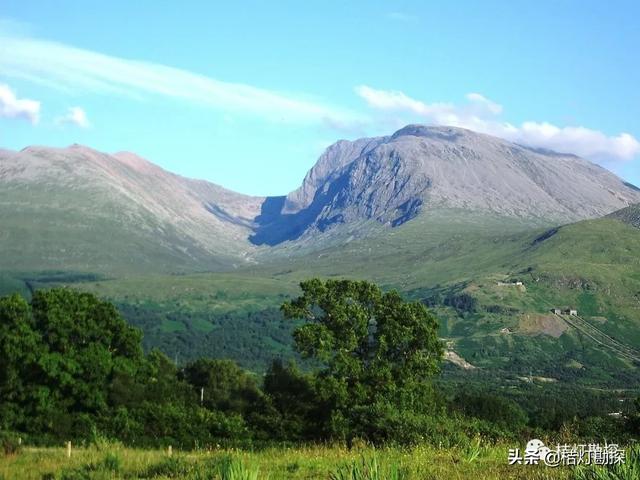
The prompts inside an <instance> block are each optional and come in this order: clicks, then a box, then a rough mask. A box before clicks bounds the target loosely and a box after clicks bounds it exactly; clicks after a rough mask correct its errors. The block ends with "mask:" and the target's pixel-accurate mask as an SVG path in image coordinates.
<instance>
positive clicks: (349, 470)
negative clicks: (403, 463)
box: [329, 455, 408, 480]
mask: <svg viewBox="0 0 640 480" xmlns="http://www.w3.org/2000/svg"><path fill="white" fill-rule="evenodd" d="M329 478H330V479H331V480H404V479H406V478H408V476H407V473H406V471H404V470H402V469H400V468H399V467H398V465H397V464H396V463H392V464H391V465H388V466H386V467H385V466H383V465H381V464H380V462H378V459H377V457H376V456H375V455H373V456H371V457H369V458H367V457H364V456H363V457H362V458H361V459H360V460H354V461H352V462H351V463H348V464H345V465H342V466H340V467H338V468H337V469H336V470H335V471H334V472H332V473H331V475H330V477H329Z"/></svg>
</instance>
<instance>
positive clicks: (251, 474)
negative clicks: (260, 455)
mask: <svg viewBox="0 0 640 480" xmlns="http://www.w3.org/2000/svg"><path fill="white" fill-rule="evenodd" d="M218 472H219V475H220V479H221V480H258V478H259V477H258V476H259V475H260V469H259V468H258V467H251V466H247V465H245V464H244V463H243V462H242V460H240V459H239V458H233V457H225V458H224V459H223V460H222V462H221V464H220V467H219V468H218Z"/></svg>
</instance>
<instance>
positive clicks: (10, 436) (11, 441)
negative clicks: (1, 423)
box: [0, 431, 22, 455]
mask: <svg viewBox="0 0 640 480" xmlns="http://www.w3.org/2000/svg"><path fill="white" fill-rule="evenodd" d="M21 451H22V442H21V440H20V437H19V436H18V435H17V434H15V433H11V432H3V431H0V452H1V453H3V454H4V455H15V454H17V453H20V452H21Z"/></svg>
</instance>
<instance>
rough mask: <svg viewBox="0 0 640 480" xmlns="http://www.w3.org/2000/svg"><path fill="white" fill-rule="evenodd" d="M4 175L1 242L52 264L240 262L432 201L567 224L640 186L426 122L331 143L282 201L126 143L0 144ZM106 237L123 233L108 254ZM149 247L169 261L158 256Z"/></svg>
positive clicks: (179, 266) (364, 229)
mask: <svg viewBox="0 0 640 480" xmlns="http://www.w3.org/2000/svg"><path fill="white" fill-rule="evenodd" d="M0 184H2V185H3V195H0V215H1V216H2V218H3V219H4V220H5V224H6V225H7V230H6V231H5V240H4V241H5V244H7V242H14V243H15V244H22V245H27V246H28V245H31V246H32V248H30V249H27V251H29V252H30V254H31V255H33V256H34V258H36V259H37V258H39V259H40V260H42V262H41V263H42V265H44V266H47V267H48V268H56V266H57V265H65V264H66V263H65V262H66V261H67V260H69V259H68V256H69V255H67V254H66V252H65V251H66V250H67V249H68V246H69V245H68V244H69V242H71V244H73V247H72V248H71V250H72V251H76V252H79V253H80V255H79V256H80V257H83V258H85V260H84V261H82V262H80V263H79V264H78V265H77V266H78V267H81V269H86V268H89V269H90V263H91V258H92V255H93V256H95V257H96V258H102V257H104V260H103V261H101V262H99V263H100V268H106V267H107V266H108V264H109V263H110V262H116V263H117V261H116V260H115V257H117V256H118V255H122V254H123V253H124V255H123V256H124V257H125V258H129V260H127V261H124V262H121V263H123V265H122V267H123V268H126V267H127V264H131V265H130V266H131V268H134V265H133V264H134V263H135V262H132V261H131V259H132V258H139V259H140V261H142V262H143V263H144V264H145V268H151V269H157V270H160V271H174V270H175V271H181V270H183V269H184V268H187V270H189V271H193V270H194V269H195V270H197V271H201V270H208V269H214V270H215V269H226V268H236V267H238V266H243V265H247V264H248V265H250V264H252V263H255V262H256V261H260V259H264V258H266V257H268V255H269V252H270V251H271V247H276V246H288V245H290V246H296V245H305V249H306V250H305V251H310V250H311V251H312V250H314V249H321V248H323V247H324V245H325V244H326V242H327V241H328V240H327V239H329V238H331V241H332V242H333V244H340V243H344V242H347V241H350V240H349V239H351V238H353V237H354V236H355V237H361V236H366V235H368V234H369V232H370V231H373V230H376V231H377V229H378V228H393V227H399V226H401V225H403V224H405V223H407V222H409V221H411V220H412V219H414V218H416V217H417V216H419V215H422V214H424V213H425V212H428V211H431V210H434V209H435V210H442V209H444V210H451V211H454V210H466V211H470V212H478V213H479V214H480V213H489V214H497V215H499V216H506V217H513V218H519V219H524V220H526V221H530V222H531V223H532V224H534V223H535V224H539V223H540V222H543V223H546V224H564V223H570V222H572V221H577V220H583V219H588V218H595V217H599V216H602V215H605V214H609V213H612V212H614V211H616V210H619V209H620V208H624V207H626V206H627V205H630V204H634V203H639V202H640V191H638V190H637V188H634V187H633V186H631V185H630V184H628V183H626V182H624V181H623V180H621V179H620V178H618V177H616V176H615V175H614V174H612V173H611V172H609V171H607V170H605V169H604V168H602V167H599V166H597V165H595V164H592V163H590V162H588V161H586V160H583V159H581V158H579V157H576V156H575V155H567V154H560V153H555V152H554V153H553V154H551V153H549V152H540V151H539V150H538V149H531V148H529V147H522V146H520V145H517V144H514V143H511V142H507V141H505V140H502V139H498V138H496V137H491V136H489V135H484V134H479V133H476V132H472V131H470V130H465V129H460V128H454V127H427V126H424V125H407V126H405V127H403V128H401V129H399V130H397V131H396V132H395V133H393V134H392V135H388V136H381V137H371V138H362V139H357V140H353V141H349V140H340V141H338V142H336V143H334V144H333V145H331V146H329V147H328V148H327V149H326V150H325V152H324V153H323V154H322V155H321V156H320V158H319V159H318V161H317V162H316V164H315V165H314V166H313V167H312V168H311V169H310V170H309V172H308V173H307V175H306V176H305V178H304V180H303V182H302V184H301V186H300V187H299V188H298V189H296V190H294V191H293V192H290V193H289V194H288V195H282V196H279V197H257V196H256V197H254V196H249V195H243V194H240V193H236V192H233V191H231V190H228V189H225V188H224V187H222V186H220V185H216V184H214V183H211V182H207V181H204V180H198V179H191V178H186V177H183V176H180V175H177V174H175V173H172V172H169V171H167V170H165V169H163V168H161V167H160V166H158V165H155V164H153V163H152V162H150V161H148V160H146V159H144V158H142V157H140V156H138V155H136V154H134V153H131V152H117V153H114V154H107V153H102V152H99V151H97V150H94V149H92V148H89V147H85V146H82V145H77V144H74V145H71V146H69V147H66V148H52V147H43V146H30V147H25V148H24V149H22V150H21V151H19V152H12V151H6V150H0ZM34 192H35V194H34ZM44 212H47V213H46V214H45V213H44ZM38 218H39V219H40V220H39V221H36V219H38ZM31 220H33V221H31ZM54 220H55V222H54ZM52 222H53V223H52ZM54 223H55V225H54ZM367 225H369V226H367ZM376 225H379V227H376ZM105 236H106V237H112V238H115V239H116V240H117V239H118V238H121V239H122V240H121V242H120V245H119V247H118V249H116V250H114V251H113V253H111V252H110V251H111V250H113V248H112V244H110V242H108V241H107V240H106V239H105V238H104V237H105ZM76 237H78V238H77V239H78V244H74V241H75V240H74V239H75V238H76ZM38 238H39V239H40V240H39V241H38V240H36V239H38ZM125 238H126V240H125ZM80 239H82V243H80ZM0 242H2V238H0ZM25 242H26V243H25ZM128 244H131V245H133V246H128ZM8 247H9V246H8ZM8 247H7V248H8ZM147 248H148V249H150V250H154V252H155V253H153V254H151V253H150V254H148V255H147V254H146V253H145V249H147ZM39 252H40V253H39ZM41 252H46V253H41ZM158 252H160V256H161V257H165V258H166V260H165V261H164V263H163V262H158V265H156V266H154V265H153V264H154V263H155V260H154V256H157V255H159V253H158ZM289 252H291V251H290V250H289ZM14 255H15V256H16V259H14V260H12V261H10V262H8V263H7V262H6V260H5V263H4V266H5V267H7V266H8V265H11V268H22V267H21V264H20V261H19V259H17V258H18V257H20V255H21V253H20V251H19V250H18V249H15V248H14ZM22 255H23V256H24V254H22ZM74 258H76V257H74ZM26 263H27V264H29V265H31V264H34V265H37V264H38V262H37V261H30V262H26ZM70 263H71V264H73V265H75V263H74V262H73V261H71V262H70ZM185 265H188V267H185ZM0 266H1V265H0ZM25 268H26V267H25Z"/></svg>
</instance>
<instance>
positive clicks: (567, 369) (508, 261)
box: [4, 210, 640, 386]
mask: <svg viewBox="0 0 640 480" xmlns="http://www.w3.org/2000/svg"><path fill="white" fill-rule="evenodd" d="M372 228H378V227H375V226H374V227H372ZM378 232H379V233H378V234H375V235H373V236H370V237H367V238H365V239H361V240H353V241H351V242H348V243H347V244H346V245H344V246H342V247H337V246H336V247H331V248H327V249H325V250H322V251H319V252H314V253H310V254H307V255H300V253H301V252H299V251H292V250H293V248H294V247H293V246H284V247H280V248H279V249H278V250H277V252H276V253H277V255H274V256H273V257H272V260H271V261H270V262H266V263H265V264H263V265H261V266H259V267H252V268H246V269H241V270H237V271H235V272H233V273H215V274H214V273H207V274H187V275H162V274H153V275H142V276H136V277H114V278H111V279H100V278H94V279H91V278H86V277H82V276H81V275H80V276H78V275H76V276H75V277H73V276H72V277H71V280H75V281H73V282H69V281H65V279H64V277H59V276H56V275H49V276H48V277H47V276H44V277H43V276H37V275H34V274H31V276H30V277H29V276H26V275H23V276H22V277H20V278H22V280H16V278H15V277H11V276H10V275H9V276H7V275H5V277H4V285H5V290H6V289H11V288H17V289H19V288H27V287H29V288H34V287H41V286H46V285H53V284H55V283H67V284H69V285H71V286H74V287H76V288H82V289H87V290H90V291H92V292H94V293H96V294H98V295H100V296H102V297H104V298H107V299H109V300H112V301H114V302H115V303H116V304H118V305H119V307H120V308H121V310H122V312H123V314H124V315H125V316H126V317H127V318H128V319H129V320H130V321H131V322H132V323H134V324H135V325H137V326H139V327H141V328H142V329H143V330H144V332H145V345H146V346H147V347H153V346H156V347H160V348H161V349H163V350H164V351H165V352H166V353H167V354H169V355H170V356H171V357H177V359H178V361H179V362H180V361H183V360H186V359H190V358H195V357H197V356H201V355H211V356H217V357H232V358H236V359H238V360H239V361H241V363H242V364H243V365H245V366H247V367H249V368H253V369H256V370H261V369H263V368H264V367H265V365H266V364H268V362H269V361H270V359H271V358H272V357H274V356H290V355H292V349H291V337H290V333H291V331H292V329H293V325H291V324H290V323H287V322H284V321H283V320H282V318H281V316H280V313H279V311H278V306H279V305H280V304H281V303H282V301H283V300H285V299H287V298H290V297H292V296H295V295H296V294H297V293H298V288H297V283H298V282H299V281H301V280H303V279H306V278H309V277H313V276H320V277H349V278H363V279H369V280H373V281H376V282H378V283H380V284H381V285H383V286H384V287H385V288H396V289H398V290H400V291H402V292H403V293H404V294H405V295H407V296H409V297H412V298H415V299H421V300H423V301H424V302H425V303H427V304H428V305H429V306H430V307H431V308H432V309H434V311H435V312H436V313H437V314H438V316H439V317H440V319H441V332H440V333H441V336H442V337H443V338H445V339H446V341H447V342H448V345H449V347H450V349H451V350H453V351H454V352H456V353H457V354H458V355H459V356H461V357H462V358H463V359H465V360H466V361H467V362H469V363H470V364H471V365H472V366H475V367H480V368H481V369H483V370H489V371H495V372H502V373H501V375H503V376H505V378H506V376H507V375H516V376H520V377H522V378H523V379H524V380H523V381H528V380H530V379H531V377H539V379H540V381H546V382H553V381H578V382H581V383H585V384H593V385H604V384H606V385H617V386H620V385H624V384H627V383H628V382H629V381H630V380H633V381H637V380H638V368H637V363H638V362H637V361H636V360H635V358H636V356H640V353H637V355H636V353H635V348H636V347H635V346H636V345H640V321H639V318H640V315H639V311H640V231H639V230H638V229H636V228H633V227H632V226H629V225H628V224H625V223H623V222H621V221H619V220H616V219H612V218H605V219H600V220H593V221H586V222H579V223H576V224H572V225H568V226H565V227H561V228H556V227H552V226H550V225H544V224H538V225H536V224H533V225H532V224H530V223H526V222H521V221H515V220H505V219H504V218H500V217H494V216H487V215H485V216H482V215H477V214H473V213H467V212H461V211H451V210H448V211H445V210H442V211H435V212H430V213H429V214H427V215H423V216H421V217H419V218H417V219H415V220H414V221H412V222H408V223H407V224H405V225H403V226H402V227H400V228H397V229H393V230H386V231H382V230H380V229H378ZM297 248H299V247H297ZM25 278H26V279H27V282H26V284H25V283H24V279H25ZM87 280H88V281H87ZM515 282H522V285H514V284H515ZM555 307H557V308H569V307H571V308H577V309H578V312H579V315H580V318H579V319H578V318H574V319H572V318H570V317H559V316H555V315H553V314H552V312H551V309H552V308H555Z"/></svg>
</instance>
